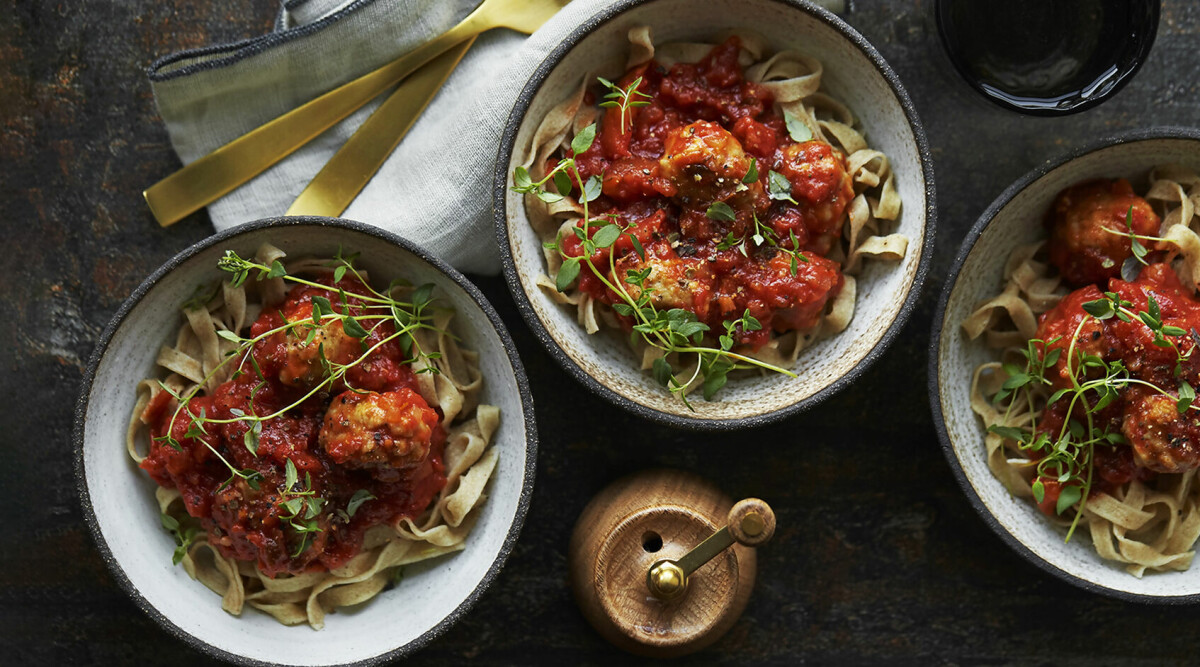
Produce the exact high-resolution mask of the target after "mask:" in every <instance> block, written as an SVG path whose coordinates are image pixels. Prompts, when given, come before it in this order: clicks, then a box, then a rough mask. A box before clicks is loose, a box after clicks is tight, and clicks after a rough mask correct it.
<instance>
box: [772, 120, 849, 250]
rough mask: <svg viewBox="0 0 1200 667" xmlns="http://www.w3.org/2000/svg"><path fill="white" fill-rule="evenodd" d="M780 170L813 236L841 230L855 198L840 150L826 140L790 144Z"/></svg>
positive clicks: (785, 150) (784, 151) (785, 151)
mask: <svg viewBox="0 0 1200 667" xmlns="http://www.w3.org/2000/svg"><path fill="white" fill-rule="evenodd" d="M779 173H781V174H783V175H784V176H786V177H787V179H788V182H789V183H791V184H792V197H793V198H794V199H795V200H796V201H797V202H799V203H800V205H801V207H802V209H803V210H804V213H805V216H804V217H805V224H806V225H807V226H808V231H809V234H810V235H811V236H814V237H816V236H820V235H822V234H827V233H839V232H840V231H841V222H842V215H843V214H844V213H845V212H846V207H847V206H848V205H849V204H850V200H852V199H853V198H854V187H853V184H852V183H851V182H850V175H849V174H847V173H846V161H845V158H844V157H843V156H842V152H841V151H839V150H837V149H835V148H834V147H833V146H830V145H829V144H827V143H825V142H824V141H806V142H804V143H802V144H790V145H788V146H787V147H786V148H784V149H783V162H782V164H780V166H779Z"/></svg>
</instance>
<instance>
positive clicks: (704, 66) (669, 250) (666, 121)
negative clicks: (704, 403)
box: [518, 26, 908, 395]
mask: <svg viewBox="0 0 1200 667" xmlns="http://www.w3.org/2000/svg"><path fill="white" fill-rule="evenodd" d="M628 38H629V46H630V53H629V59H628V61H627V63H626V73H625V74H624V76H623V77H621V78H620V79H619V80H618V81H617V82H616V83H613V82H609V81H607V80H606V79H603V78H598V77H594V76H593V74H597V73H592V74H589V75H588V76H585V77H584V79H583V80H582V81H581V82H580V85H579V86H578V87H577V88H576V89H575V90H574V92H573V93H572V94H571V95H570V96H569V97H568V98H567V99H565V100H563V101H562V102H561V103H559V104H558V105H557V106H555V107H554V108H553V109H551V111H550V112H549V113H547V114H546V116H545V117H544V118H543V119H542V121H541V122H540V123H539V125H538V126H537V128H536V130H535V131H534V133H533V135H532V138H531V140H530V142H529V143H528V145H526V146H525V147H524V152H523V153H521V154H520V155H519V157H518V161H519V163H520V165H521V166H520V168H519V171H522V170H523V172H527V174H528V179H529V181H530V182H533V183H542V182H547V177H548V175H553V174H554V173H555V171H554V164H555V161H556V160H558V159H560V158H562V159H567V158H570V159H572V160H573V168H575V169H577V170H578V175H577V177H578V179H579V182H578V183H570V184H569V185H568V183H567V182H562V181H561V179H554V180H553V182H554V184H555V189H554V191H552V192H551V194H550V195H549V196H546V193H545V192H544V191H542V190H535V189H534V188H531V187H528V186H527V187H526V189H525V190H522V191H525V192H528V193H529V194H528V195H527V196H526V210H527V213H528V218H529V221H530V224H531V225H532V226H533V228H534V230H535V231H536V232H537V233H538V235H539V236H540V237H541V239H542V240H543V242H544V243H545V245H546V250H545V259H546V273H545V274H544V275H542V276H539V277H538V278H537V281H536V282H537V284H538V285H539V286H540V287H542V288H543V289H544V290H545V292H546V294H547V295H548V296H549V297H550V298H551V299H553V300H554V301H556V302H557V303H559V304H562V305H563V306H565V307H570V308H574V309H575V312H576V315H577V319H578V321H579V323H580V325H581V326H583V327H584V329H585V330H586V331H587V332H588V333H596V332H598V331H600V330H601V329H602V328H625V329H629V328H630V327H631V326H632V325H634V324H637V322H638V321H640V320H638V319H637V316H636V314H635V315H632V316H631V315H630V314H629V312H628V311H629V308H628V307H627V306H633V305H634V303H633V302H634V301H635V300H637V299H638V296H639V295H641V294H642V293H648V294H650V295H651V297H650V302H649V304H648V305H649V306H651V307H653V309H654V310H655V311H666V310H669V309H682V310H686V311H689V312H690V313H692V316H691V319H694V320H695V321H697V322H698V323H700V324H702V325H703V326H704V329H705V330H706V331H707V332H708V333H706V334H704V335H705V340H708V341H715V340H716V339H717V338H718V335H719V334H722V333H725V334H727V335H728V336H729V339H730V341H731V343H730V344H729V345H726V344H725V343H722V345H723V346H724V347H723V349H725V350H729V349H730V348H732V349H733V351H736V352H739V353H741V354H744V355H746V356H749V357H752V358H754V359H759V360H761V361H764V362H766V363H768V364H771V365H774V366H784V367H786V366H790V365H791V364H793V363H794V362H795V360H796V359H797V357H798V355H799V354H800V352H801V351H802V350H803V349H804V348H805V347H807V346H808V345H809V344H811V342H812V341H814V340H816V339H818V338H821V337H824V336H829V335H832V334H836V333H838V332H840V331H842V330H844V329H845V328H846V326H847V325H848V324H849V322H850V320H851V318H852V317H853V314H854V302H855V296H856V291H857V289H856V288H857V285H856V278H855V276H856V275H857V274H858V273H859V272H860V271H861V270H862V266H863V262H864V261H866V260H870V259H875V260H889V261H895V260H899V259H902V258H903V257H904V256H905V254H906V252H907V246H908V239H907V237H905V236H904V235H902V234H899V233H894V232H893V233H889V232H888V231H887V225H888V223H889V222H890V221H894V220H896V219H897V218H898V217H899V214H900V208H901V201H900V197H899V194H898V192H897V190H896V184H895V174H894V173H893V172H892V169H891V164H890V162H889V160H888V157H887V156H886V155H885V154H884V153H882V152H880V151H878V150H875V149H872V148H871V147H870V146H869V145H868V143H867V141H866V139H865V138H864V136H863V134H862V133H861V132H860V131H859V130H858V129H856V128H855V125H856V121H855V117H854V115H853V113H852V112H851V111H850V109H849V108H847V107H846V106H845V105H844V104H842V103H841V102H839V101H838V100H836V99H835V98H833V97H831V96H830V95H829V94H827V93H826V92H825V91H824V90H823V88H822V75H823V71H824V68H823V66H822V64H821V62H820V61H818V60H817V59H815V58H812V57H810V56H807V55H805V54H802V53H799V52H795V51H780V52H777V53H770V52H768V50H767V48H766V45H765V43H764V40H763V39H762V38H761V37H759V36H757V35H754V34H751V33H748V32H744V31H734V32H730V33H725V34H722V35H718V37H717V40H716V42H715V43H667V44H661V45H656V44H655V43H654V42H653V39H652V36H651V34H650V30H649V28H648V27H645V26H639V27H635V28H633V29H631V30H630V31H629V33H628ZM597 80H599V81H601V82H602V83H603V85H604V86H606V87H607V88H608V90H609V91H610V92H609V93H608V94H605V95H604V96H603V100H604V101H603V104H600V105H599V106H598V104H599V103H601V101H602V99H601V95H600V94H598V93H597V89H596V87H595V86H594V82H595V81H597ZM599 92H600V93H603V92H604V91H603V89H600V91H599ZM618 110H619V113H617V112H618ZM596 128H599V129H598V130H597V129H596ZM588 133H596V138H595V141H594V142H588V146H589V148H588V149H587V150H586V151H584V152H582V153H575V151H574V150H573V148H572V144H573V142H575V141H577V140H578V138H579V137H580V136H581V135H586V134H588ZM560 176H561V173H560ZM593 178H594V179H597V180H596V183H597V184H596V186H595V188H596V189H595V190H589V188H591V187H592V186H590V185H589V186H587V187H581V186H584V185H585V184H584V181H589V183H590V182H591V180H592V179H593ZM522 182H524V173H522V177H521V178H519V179H518V188H520V186H521V184H522ZM564 186H567V187H568V190H569V191H563V188H564ZM735 186H736V187H735ZM546 187H549V183H548V182H547V186H546ZM589 201H590V202H591V206H590V207H589V210H588V214H587V215H588V216H589V219H588V220H587V221H584V220H583V218H584V215H585V204H586V203H587V202H589ZM608 221H611V223H612V224H617V225H618V226H620V227H622V229H621V235H620V236H619V237H618V239H617V240H616V241H615V242H612V241H609V240H608V239H606V238H605V239H604V240H605V241H608V243H609V245H607V246H602V247H601V249H600V252H599V254H597V255H596V257H599V258H600V260H599V261H601V263H603V262H605V261H608V260H607V259H606V258H607V257H608V255H607V254H605V253H606V252H611V254H612V257H613V258H614V267H615V268H614V269H612V270H611V271H607V270H606V272H605V273H606V275H603V276H601V275H596V276H593V275H589V273H590V272H589V270H588V269H587V268H584V269H583V271H582V273H581V275H580V277H579V278H578V279H575V278H571V279H569V280H566V281H564V280H562V273H561V271H562V270H563V267H564V263H565V262H567V263H570V262H572V261H573V259H572V258H573V257H581V256H582V250H580V249H576V248H575V245H583V246H586V245H587V242H588V240H587V239H585V238H584V236H585V235H586V234H594V233H595V230H596V229H598V228H602V225H605V224H610V223H609V222H608ZM581 227H583V228H586V229H587V231H586V234H584V235H581V234H580V228H581ZM601 238H604V237H603V235H602V237H601ZM576 239H578V241H576ZM627 239H628V240H627ZM735 251H737V252H740V255H741V257H742V258H744V259H739V258H738V257H737V253H736V252H735ZM789 263H790V270H789V267H788V264H789ZM571 268H572V271H574V267H571ZM789 273H790V275H788V274H789ZM604 280H609V281H610V283H611V284H610V285H609V287H607V288H605V287H604V286H603V285H601V284H600V283H602V282H603V281H604ZM563 282H566V283H567V284H566V285H565V286H564V285H563V284H561V283H563ZM612 285H620V286H622V288H624V285H632V286H633V287H629V288H624V289H625V291H628V292H629V293H630V297H629V298H626V297H624V296H623V295H621V294H618V292H619V291H621V290H620V289H618V290H617V291H616V292H614V291H613V288H612ZM634 292H636V294H634ZM642 301H643V302H644V301H645V300H642ZM643 307H644V306H643ZM755 325H758V326H759V327H760V328H759V329H756V328H754V327H755ZM634 328H635V330H636V327H634ZM687 330H688V331H690V330H691V329H687ZM633 341H634V348H635V349H634V352H635V354H636V355H637V356H638V357H639V358H640V360H641V363H642V367H643V368H644V369H650V368H652V367H656V364H658V363H661V361H660V360H661V359H662V357H663V355H664V350H663V346H656V345H650V344H647V342H646V339H644V338H643V339H638V338H637V337H633ZM678 356H679V355H678V354H677V353H675V352H671V353H670V358H669V361H670V365H669V367H670V368H671V369H672V370H674V371H675V378H676V381H677V383H678V384H679V385H680V386H686V388H687V389H686V390H690V389H692V388H695V387H696V386H698V385H699V384H701V376H702V374H701V373H699V372H697V370H698V369H697V364H700V365H704V364H706V363H708V364H711V363H712V362H711V361H707V362H706V361H705V359H703V358H702V355H701V358H698V359H696V360H694V361H690V362H689V361H687V360H685V359H679V358H677V357H678ZM656 368H657V367H656ZM656 375H657V370H656ZM705 389H706V392H705V393H706V395H708V393H709V391H708V389H709V387H708V386H707V384H706V386H705Z"/></svg>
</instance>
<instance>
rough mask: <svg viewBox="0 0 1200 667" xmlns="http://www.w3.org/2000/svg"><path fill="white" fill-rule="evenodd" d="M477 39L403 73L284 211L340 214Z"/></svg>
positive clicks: (368, 180) (472, 38)
mask: <svg viewBox="0 0 1200 667" xmlns="http://www.w3.org/2000/svg"><path fill="white" fill-rule="evenodd" d="M474 43H475V38H474V37H471V38H468V39H466V40H464V41H463V42H462V43H460V44H459V45H458V46H455V47H452V48H451V49H450V50H449V51H446V52H445V53H443V54H442V55H440V56H438V57H437V58H436V59H434V60H431V61H430V62H429V63H427V64H426V65H425V66H424V67H422V68H421V69H419V70H417V71H416V72H415V73H413V75H412V76H410V77H408V78H407V79H405V80H404V82H403V83H401V84H400V86H399V87H398V88H396V90H395V91H394V92H392V94H391V95H389V96H388V98H387V99H386V100H384V102H383V104H381V105H379V108H378V109H376V110H375V111H374V112H373V113H372V114H371V116H370V118H367V120H366V121H364V122H363V124H362V125H360V126H359V127H358V129H357V130H355V131H354V134H352V135H351V136H350V138H349V139H348V140H347V141H346V143H345V144H344V145H343V146H342V147H341V148H340V149H338V152H337V153H334V155H333V157H332V158H330V159H329V162H326V163H325V166H324V167H322V168H321V171H320V172H319V173H318V174H317V175H316V176H314V177H313V180H312V181H310V182H309V184H308V185H307V186H306V187H305V188H304V191H303V192H301V193H300V196H299V197H297V198H296V201H294V202H292V205H291V207H290V208H288V210H287V213H285V214H284V215H323V216H330V217H337V216H339V215H341V214H342V212H343V211H345V210H346V207H348V206H350V202H352V201H354V198H355V197H357V196H358V193H359V192H361V191H362V189H363V188H364V187H366V185H367V183H368V182H370V180H371V177H372V176H374V175H375V172H377V171H379V168H380V167H381V166H383V163H384V162H385V161H386V160H387V158H388V156H389V155H391V154H392V151H393V150H395V149H396V145H397V144H399V143H400V140H401V139H403V138H404V135H405V134H407V133H408V130H409V129H410V128H412V126H413V123H415V122H416V121H417V118H418V117H419V116H420V115H421V112H423V111H425V107H426V106H428V105H429V102H430V101H431V100H433V98H434V96H435V95H437V92H438V90H440V89H441V87H442V84H444V83H445V82H446V79H447V78H449V77H450V73H451V72H453V71H454V68H455V67H457V66H458V63H459V61H460V60H462V57H463V56H464V55H465V54H466V53H467V49H470V48H471V45H472V44H474Z"/></svg>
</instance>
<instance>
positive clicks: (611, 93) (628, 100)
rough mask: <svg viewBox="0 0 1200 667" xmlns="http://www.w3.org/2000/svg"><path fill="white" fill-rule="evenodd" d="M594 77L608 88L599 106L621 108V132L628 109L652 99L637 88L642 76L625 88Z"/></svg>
mask: <svg viewBox="0 0 1200 667" xmlns="http://www.w3.org/2000/svg"><path fill="white" fill-rule="evenodd" d="M596 79H597V80H599V81H600V83H601V84H602V85H603V86H604V87H605V88H607V89H608V93H607V94H605V95H604V101H603V102H601V103H600V106H601V107H604V108H610V107H616V108H618V109H620V110H621V127H620V128H619V129H620V131H621V132H624V131H625V124H626V119H627V117H628V116H629V110H630V109H631V108H633V107H644V106H646V105H647V104H650V100H651V99H652V98H651V97H650V96H649V95H647V94H646V93H643V92H642V91H640V90H638V87H639V86H641V85H642V77H640V76H639V77H638V78H636V79H634V80H633V81H632V82H631V83H630V84H629V85H628V86H626V87H625V88H621V87H620V86H618V85H617V84H615V83H613V82H612V81H609V80H608V79H606V78H604V77H602V76H598V77H596ZM628 120H629V123H630V124H632V123H633V119H632V118H629V119H628ZM582 152H583V151H575V154H576V155H578V154H579V153H582ZM560 192H561V190H560Z"/></svg>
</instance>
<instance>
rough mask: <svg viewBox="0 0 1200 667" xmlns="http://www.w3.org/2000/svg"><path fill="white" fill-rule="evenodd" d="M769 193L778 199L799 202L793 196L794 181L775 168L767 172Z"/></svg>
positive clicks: (771, 196) (772, 197)
mask: <svg viewBox="0 0 1200 667" xmlns="http://www.w3.org/2000/svg"><path fill="white" fill-rule="evenodd" d="M767 195H768V196H769V197H770V198H771V199H774V200H776V201H787V202H791V203H793V204H797V202H796V200H795V199H793V198H792V182H791V181H789V180H788V179H787V176H784V175H783V174H781V173H779V172H777V171H774V170H771V171H768V172H767ZM797 205H799V204H797Z"/></svg>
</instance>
